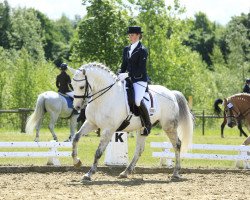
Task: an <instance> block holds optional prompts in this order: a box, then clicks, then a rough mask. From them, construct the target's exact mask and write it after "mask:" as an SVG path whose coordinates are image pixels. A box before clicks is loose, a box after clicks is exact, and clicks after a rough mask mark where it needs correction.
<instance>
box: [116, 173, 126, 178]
mask: <svg viewBox="0 0 250 200" xmlns="http://www.w3.org/2000/svg"><path fill="white" fill-rule="evenodd" d="M118 178H128V175H127V174H125V173H120V175H119V176H118Z"/></svg>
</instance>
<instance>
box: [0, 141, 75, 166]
mask: <svg viewBox="0 0 250 200" xmlns="http://www.w3.org/2000/svg"><path fill="white" fill-rule="evenodd" d="M0 148H1V149H2V148H15V149H16V148H18V149H19V148H20V149H22V150H24V151H22V152H20V151H16V152H13V151H12V152H10V151H9V152H2V151H0V158H18V157H19V158H20V157H26V158H48V162H47V164H48V165H56V166H60V165H61V163H60V161H59V159H58V158H59V157H70V156H71V149H72V143H71V142H56V141H51V142H0ZM29 148H30V149H31V148H35V149H38V150H36V151H27V149H29ZM44 148H45V149H46V148H48V149H49V150H48V151H44ZM58 148H70V150H69V151H59V149H58ZM39 150H40V151H39Z"/></svg>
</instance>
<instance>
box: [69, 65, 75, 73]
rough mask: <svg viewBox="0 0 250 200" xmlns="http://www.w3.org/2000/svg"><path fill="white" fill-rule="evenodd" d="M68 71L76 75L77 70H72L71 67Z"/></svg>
mask: <svg viewBox="0 0 250 200" xmlns="http://www.w3.org/2000/svg"><path fill="white" fill-rule="evenodd" d="M68 69H69V71H70V72H71V73H72V74H75V73H76V70H75V69H73V68H71V67H69V66H68Z"/></svg>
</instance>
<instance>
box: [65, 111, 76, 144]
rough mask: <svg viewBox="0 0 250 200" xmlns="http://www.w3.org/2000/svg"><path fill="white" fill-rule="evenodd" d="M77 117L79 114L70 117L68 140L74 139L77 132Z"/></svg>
mask: <svg viewBox="0 0 250 200" xmlns="http://www.w3.org/2000/svg"><path fill="white" fill-rule="evenodd" d="M77 117H78V115H73V116H72V117H71V118H70V135H69V138H68V140H66V141H72V140H73V137H74V134H75V132H76V127H77Z"/></svg>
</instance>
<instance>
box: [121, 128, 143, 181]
mask: <svg viewBox="0 0 250 200" xmlns="http://www.w3.org/2000/svg"><path fill="white" fill-rule="evenodd" d="M145 140H146V137H145V136H142V135H141V132H140V131H137V134H136V148H135V153H134V157H133V159H132V161H131V163H130V164H129V166H128V167H127V168H126V169H125V170H124V171H123V172H122V173H120V175H119V178H127V177H128V174H131V173H132V172H133V170H134V169H135V165H136V163H137V161H138V160H139V158H140V156H141V154H142V152H143V151H144V147H145Z"/></svg>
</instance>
